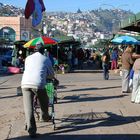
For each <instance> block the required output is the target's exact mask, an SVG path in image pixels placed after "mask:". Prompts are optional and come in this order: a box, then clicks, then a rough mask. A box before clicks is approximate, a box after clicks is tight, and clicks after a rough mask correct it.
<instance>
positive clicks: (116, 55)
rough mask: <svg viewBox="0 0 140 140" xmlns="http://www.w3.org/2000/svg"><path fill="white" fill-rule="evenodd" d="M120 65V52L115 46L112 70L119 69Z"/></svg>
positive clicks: (112, 56)
mask: <svg viewBox="0 0 140 140" xmlns="http://www.w3.org/2000/svg"><path fill="white" fill-rule="evenodd" d="M117 66H118V52H117V49H116V48H114V49H113V52H112V54H111V70H114V69H117Z"/></svg>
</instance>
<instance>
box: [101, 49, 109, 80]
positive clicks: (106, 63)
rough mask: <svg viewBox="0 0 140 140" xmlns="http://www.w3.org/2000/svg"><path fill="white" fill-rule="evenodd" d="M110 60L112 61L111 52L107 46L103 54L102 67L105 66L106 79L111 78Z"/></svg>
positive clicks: (104, 74)
mask: <svg viewBox="0 0 140 140" xmlns="http://www.w3.org/2000/svg"><path fill="white" fill-rule="evenodd" d="M109 62H110V54H109V49H108V48H107V49H106V50H105V52H104V53H103V55H102V67H103V76H104V80H108V79H109Z"/></svg>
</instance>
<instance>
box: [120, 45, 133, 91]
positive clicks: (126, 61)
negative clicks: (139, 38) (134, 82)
mask: <svg viewBox="0 0 140 140" xmlns="http://www.w3.org/2000/svg"><path fill="white" fill-rule="evenodd" d="M132 53H133V46H132V45H128V46H127V47H126V49H125V50H124V52H123V54H122V93H129V92H130V89H129V74H130V70H131V68H132V66H133V63H134V60H133V58H132Z"/></svg>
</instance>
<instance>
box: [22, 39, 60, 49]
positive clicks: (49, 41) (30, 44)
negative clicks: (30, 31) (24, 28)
mask: <svg viewBox="0 0 140 140" xmlns="http://www.w3.org/2000/svg"><path fill="white" fill-rule="evenodd" d="M38 43H42V44H43V45H44V46H47V45H55V44H57V43H58V41H57V40H55V39H53V38H50V37H46V36H42V37H37V38H34V39H32V40H30V41H29V42H27V43H26V44H24V47H25V48H35V46H36V44H38Z"/></svg>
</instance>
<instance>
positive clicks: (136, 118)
mask: <svg viewBox="0 0 140 140" xmlns="http://www.w3.org/2000/svg"><path fill="white" fill-rule="evenodd" d="M3 78H4V77H3ZM10 78H11V79H10V80H8V81H7V82H6V83H4V84H3V85H0V100H1V102H0V106H1V108H2V109H1V113H0V120H1V121H0V139H6V138H7V139H13V140H28V139H30V138H29V137H28V134H27V132H26V131H24V127H23V124H24V113H23V104H22V96H16V95H15V91H16V88H15V87H17V86H18V84H19V81H20V79H21V75H15V76H11V77H10ZM57 78H58V79H59V80H60V86H59V89H58V98H59V99H58V103H57V104H56V105H55V113H56V114H55V115H56V116H55V117H56V128H57V130H55V131H54V130H53V125H52V123H51V122H49V123H39V122H37V127H38V128H37V129H38V130H37V132H38V133H39V135H38V138H37V139H40V140H43V139H44V140H46V139H48V140H58V139H60V140H118V139H119V140H139V139H140V109H139V108H140V105H138V104H132V103H131V102H130V94H128V95H122V94H121V77H120V76H119V75H114V74H111V73H110V80H106V81H104V80H103V77H102V73H70V74H64V75H57ZM13 81H16V82H15V83H14V82H13ZM4 87H5V88H4ZM5 93H6V94H5ZM14 95H15V96H14Z"/></svg>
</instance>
